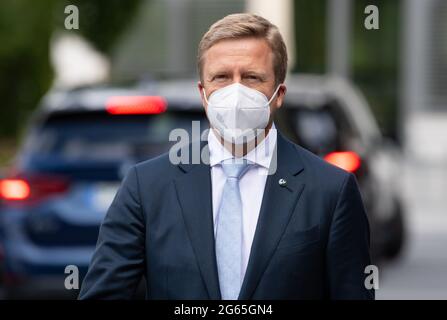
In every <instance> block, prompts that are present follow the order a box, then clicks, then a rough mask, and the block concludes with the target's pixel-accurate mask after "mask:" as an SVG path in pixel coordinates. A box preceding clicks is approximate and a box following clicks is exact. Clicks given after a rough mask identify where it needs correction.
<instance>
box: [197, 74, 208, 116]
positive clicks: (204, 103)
mask: <svg viewBox="0 0 447 320" xmlns="http://www.w3.org/2000/svg"><path fill="white" fill-rule="evenodd" d="M197 88H198V89H199V92H200V98H201V99H202V106H203V108H204V109H205V111H206V107H207V103H206V101H205V96H204V92H205V90H204V86H203V84H202V82H201V81H198V82H197Z"/></svg>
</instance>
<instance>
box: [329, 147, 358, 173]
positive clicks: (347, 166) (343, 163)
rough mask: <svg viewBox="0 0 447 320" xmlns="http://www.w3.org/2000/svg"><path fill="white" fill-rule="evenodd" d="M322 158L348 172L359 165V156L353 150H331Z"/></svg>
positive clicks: (355, 169) (353, 170) (354, 169)
mask: <svg viewBox="0 0 447 320" xmlns="http://www.w3.org/2000/svg"><path fill="white" fill-rule="evenodd" d="M324 160H326V161H327V162H329V163H331V164H333V165H335V166H337V167H339V168H342V169H343V170H346V171H348V172H355V171H357V170H358V169H359V168H360V165H361V159H360V156H359V155H358V154H357V153H355V152H353V151H339V152H331V153H329V154H327V155H326V156H325V157H324Z"/></svg>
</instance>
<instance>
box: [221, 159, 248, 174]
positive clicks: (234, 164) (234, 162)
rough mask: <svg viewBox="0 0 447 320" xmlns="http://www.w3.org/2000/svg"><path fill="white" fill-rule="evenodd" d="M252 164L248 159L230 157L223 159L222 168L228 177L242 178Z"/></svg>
mask: <svg viewBox="0 0 447 320" xmlns="http://www.w3.org/2000/svg"><path fill="white" fill-rule="evenodd" d="M250 166H251V163H250V162H249V161H247V160H246V159H228V160H224V161H222V169H223V171H224V173H225V175H226V176H227V178H235V179H240V178H241V177H242V176H243V175H244V174H245V173H246V172H247V170H248V169H249V168H250Z"/></svg>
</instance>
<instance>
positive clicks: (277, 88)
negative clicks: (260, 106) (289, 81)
mask: <svg viewBox="0 0 447 320" xmlns="http://www.w3.org/2000/svg"><path fill="white" fill-rule="evenodd" d="M281 85H282V83H280V84H278V86H277V87H276V90H275V92H273V95H272V97H271V98H270V100H269V102H267V105H270V103H271V102H272V101H273V99H274V98H275V96H276V94H277V93H278V91H279V88H280V87H281Z"/></svg>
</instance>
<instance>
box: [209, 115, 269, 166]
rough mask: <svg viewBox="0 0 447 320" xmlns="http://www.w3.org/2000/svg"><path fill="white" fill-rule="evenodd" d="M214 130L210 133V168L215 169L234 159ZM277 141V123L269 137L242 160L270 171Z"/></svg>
mask: <svg viewBox="0 0 447 320" xmlns="http://www.w3.org/2000/svg"><path fill="white" fill-rule="evenodd" d="M213 131H214V130H213V129H211V128H210V130H209V133H208V148H209V151H210V166H211V167H213V166H215V165H217V164H219V163H221V162H222V161H224V160H227V159H232V158H233V155H232V154H231V152H230V151H228V150H227V149H226V148H225V147H224V146H223V145H222V144H221V143H220V141H219V140H218V138H217V137H216V134H215V133H214V132H213ZM276 140H277V132H276V127H275V123H273V124H272V127H271V128H270V130H269V132H268V134H267V136H266V137H265V138H264V139H263V140H262V141H261V143H259V144H258V145H257V146H256V148H254V149H253V150H251V151H250V152H249V153H247V154H246V155H245V156H243V157H242V158H244V159H247V160H248V161H251V162H252V163H255V164H257V165H258V166H261V167H264V168H266V169H268V168H269V167H270V162H271V160H272V156H273V152H274V149H275V145H276Z"/></svg>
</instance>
